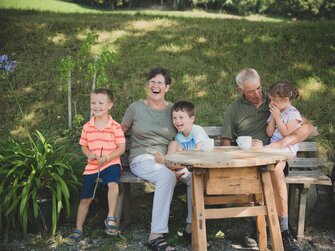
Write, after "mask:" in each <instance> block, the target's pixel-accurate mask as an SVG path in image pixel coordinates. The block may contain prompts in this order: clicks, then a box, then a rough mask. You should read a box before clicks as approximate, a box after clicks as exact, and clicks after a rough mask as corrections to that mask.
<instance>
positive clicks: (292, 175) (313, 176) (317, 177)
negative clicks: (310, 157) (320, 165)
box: [285, 171, 332, 185]
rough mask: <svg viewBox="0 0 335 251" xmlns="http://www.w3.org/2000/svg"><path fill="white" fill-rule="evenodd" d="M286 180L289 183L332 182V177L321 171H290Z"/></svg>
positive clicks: (318, 183)
mask: <svg viewBox="0 0 335 251" xmlns="http://www.w3.org/2000/svg"><path fill="white" fill-rule="evenodd" d="M285 181H286V183H287V184H315V185H331V184H332V183H331V180H330V178H329V177H328V176H326V175H325V174H323V173H322V172H320V171H290V172H289V175H288V176H286V178H285Z"/></svg>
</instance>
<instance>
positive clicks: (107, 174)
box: [80, 164, 121, 199]
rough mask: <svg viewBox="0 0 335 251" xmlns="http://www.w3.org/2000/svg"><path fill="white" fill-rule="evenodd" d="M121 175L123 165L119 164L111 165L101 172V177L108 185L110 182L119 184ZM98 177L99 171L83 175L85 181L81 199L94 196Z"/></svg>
mask: <svg viewBox="0 0 335 251" xmlns="http://www.w3.org/2000/svg"><path fill="white" fill-rule="evenodd" d="M120 176H121V166H120V165H119V164H115V165H111V166H109V167H107V168H106V169H104V170H102V171H101V172H100V178H101V179H102V184H103V185H107V184H108V183H110V182H114V183H116V184H119V182H120ZM97 177H98V173H93V174H87V175H83V178H84V181H83V187H82V189H81V194H80V199H86V198H92V196H93V192H94V187H95V184H96V179H97ZM100 185H101V184H100ZM98 186H99V185H98Z"/></svg>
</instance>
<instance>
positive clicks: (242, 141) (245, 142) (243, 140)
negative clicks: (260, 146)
mask: <svg viewBox="0 0 335 251" xmlns="http://www.w3.org/2000/svg"><path fill="white" fill-rule="evenodd" d="M236 143H237V145H238V146H239V148H241V149H249V148H250V147H251V145H252V137H251V136H239V137H238V138H237V139H236Z"/></svg>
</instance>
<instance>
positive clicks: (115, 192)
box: [107, 182, 119, 217]
mask: <svg viewBox="0 0 335 251" xmlns="http://www.w3.org/2000/svg"><path fill="white" fill-rule="evenodd" d="M118 196H119V184H117V183H114V182H110V183H108V194H107V199H108V216H113V217H114V216H115V210H116V203H117V199H118Z"/></svg>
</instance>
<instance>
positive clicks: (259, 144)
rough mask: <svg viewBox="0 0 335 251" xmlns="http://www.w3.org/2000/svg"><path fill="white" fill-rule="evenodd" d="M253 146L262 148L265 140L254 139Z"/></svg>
mask: <svg viewBox="0 0 335 251" xmlns="http://www.w3.org/2000/svg"><path fill="white" fill-rule="evenodd" d="M251 146H252V147H255V148H262V147H263V141H261V140H259V139H253V140H252V144H251Z"/></svg>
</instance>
